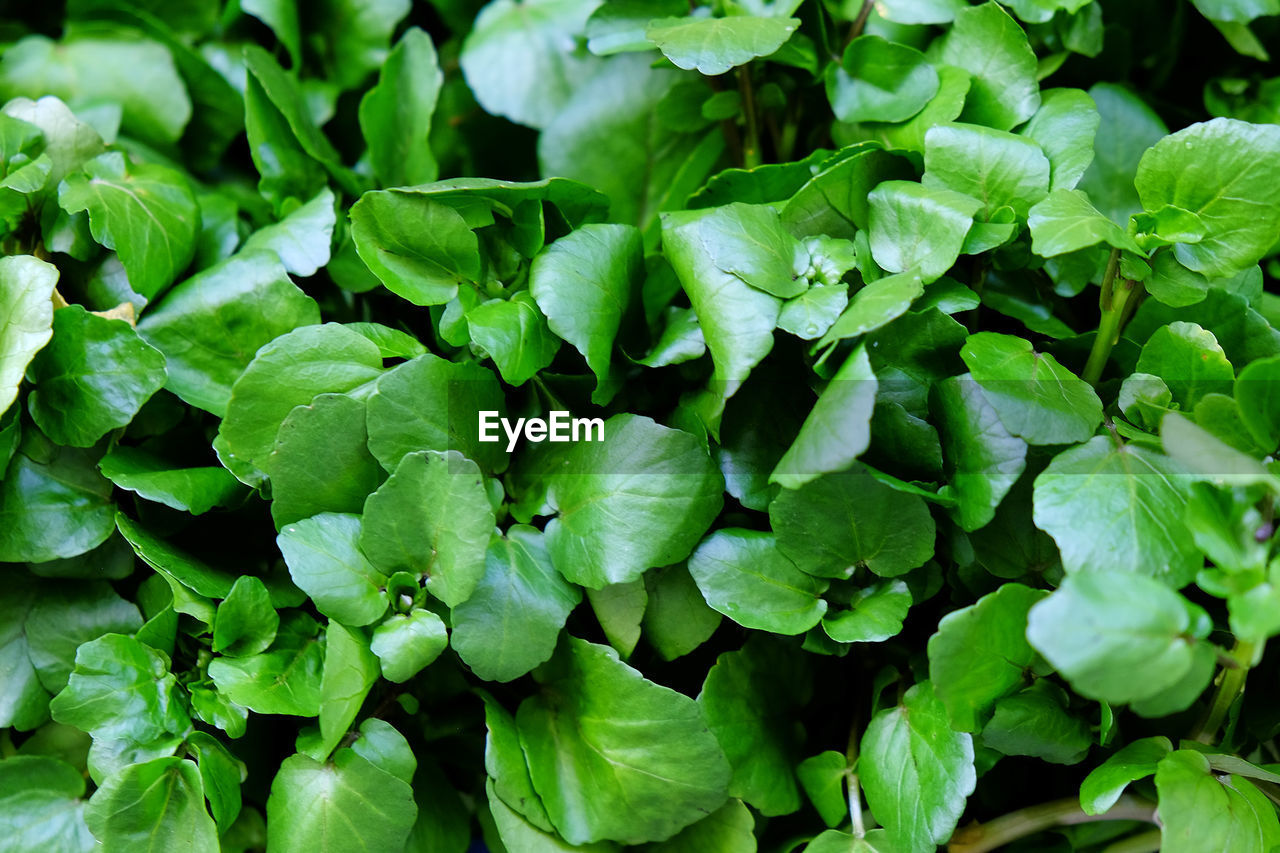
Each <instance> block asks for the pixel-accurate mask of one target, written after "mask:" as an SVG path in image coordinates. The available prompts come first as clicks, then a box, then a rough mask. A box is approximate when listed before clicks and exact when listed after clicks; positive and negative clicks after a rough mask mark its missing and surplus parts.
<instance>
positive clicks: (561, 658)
mask: <svg viewBox="0 0 1280 853" xmlns="http://www.w3.org/2000/svg"><path fill="white" fill-rule="evenodd" d="M538 680H539V683H540V684H541V685H542V690H541V691H540V692H539V693H537V694H536V695H534V696H531V697H530V698H528V699H526V700H524V702H522V703H521V705H520V710H519V712H518V713H517V715H516V724H517V726H518V728H519V733H520V743H521V746H522V747H523V748H524V753H525V758H526V760H527V761H528V766H529V775H530V777H531V779H532V780H533V787H534V789H535V790H536V791H537V793H538V796H539V797H541V798H542V802H543V804H544V805H545V806H546V810H547V814H548V816H549V817H550V818H551V823H552V824H553V825H554V826H555V828H556V831H557V832H559V834H560V835H561V836H562V837H563V838H564V839H565V840H566V841H569V842H570V843H571V844H583V843H588V842H593V841H600V840H603V839H612V840H615V841H622V842H624V843H628V844H639V843H643V842H645V841H661V840H664V839H666V838H669V837H671V836H672V835H674V834H675V833H676V832H678V831H680V830H681V829H683V828H684V827H686V826H688V825H689V824H691V823H694V822H695V821H697V820H698V819H700V818H702V817H703V816H705V815H707V814H709V813H710V812H712V811H714V810H715V809H718V808H719V807H720V806H721V805H723V804H724V802H725V799H726V798H727V796H728V795H727V791H726V789H727V786H728V784H729V775H730V771H729V763H728V762H727V761H726V760H725V756H724V752H723V751H722V750H721V748H720V745H719V743H717V741H716V739H715V736H714V735H712V734H711V732H710V731H708V729H707V727H706V723H705V722H704V720H703V717H702V714H701V712H700V710H699V708H698V706H697V704H696V703H695V702H694V701H693V700H692V699H690V698H689V697H687V696H684V695H682V694H680V693H677V692H676V691H674V690H671V689H669V688H667V687H661V686H659V685H657V684H654V683H653V682H651V681H647V680H646V679H645V678H644V677H643V676H641V675H640V673H639V672H637V671H636V670H634V669H632V668H631V667H629V666H627V665H626V664H624V663H622V662H621V661H620V660H618V656H617V653H616V652H615V651H613V649H610V648H607V647H604V646H597V645H593V644H591V643H587V642H584V641H583V640H579V639H576V638H573V637H568V638H566V640H565V641H564V643H563V644H562V645H561V647H560V650H559V652H558V653H557V654H556V656H555V657H553V658H552V660H551V662H550V663H549V664H548V665H547V666H546V667H545V668H543V669H541V670H539V674H538Z"/></svg>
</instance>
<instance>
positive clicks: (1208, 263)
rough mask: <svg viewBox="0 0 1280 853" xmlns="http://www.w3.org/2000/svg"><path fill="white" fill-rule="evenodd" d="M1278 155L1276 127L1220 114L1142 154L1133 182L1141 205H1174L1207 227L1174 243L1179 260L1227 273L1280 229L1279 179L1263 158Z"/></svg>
mask: <svg viewBox="0 0 1280 853" xmlns="http://www.w3.org/2000/svg"><path fill="white" fill-rule="evenodd" d="M1277 153H1280V130H1277V129H1275V128H1273V127H1271V126H1269V125H1255V124H1249V123H1247V122H1242V121H1236V120H1234V119H1226V118H1218V119H1214V120H1213V121H1209V122H1202V123H1200V124H1195V125H1192V126H1191V127H1188V128H1185V129H1183V130H1180V131H1178V132H1177V133H1175V134H1173V135H1172V136H1168V137H1165V138H1164V139H1162V140H1161V141H1159V142H1157V143H1156V144H1155V145H1154V146H1152V148H1151V149H1150V150H1149V151H1148V152H1147V153H1146V154H1144V155H1143V156H1142V160H1141V162H1140V163H1139V164H1138V173H1137V177H1136V179H1135V185H1136V186H1137V189H1138V195H1139V197H1140V198H1141V200H1142V205H1143V207H1144V208H1146V209H1147V210H1149V211H1155V210H1159V209H1160V208H1162V207H1164V206H1165V205H1175V206H1177V207H1180V208H1182V209H1183V210H1186V211H1189V212H1191V213H1193V214H1195V215H1197V216H1198V217H1199V218H1200V221H1201V222H1202V223H1203V225H1204V227H1205V230H1206V232H1207V233H1206V234H1205V236H1204V238H1203V239H1201V240H1199V241H1198V242H1196V243H1194V244H1192V243H1178V244H1177V245H1176V246H1174V249H1173V251H1174V254H1175V255H1176V256H1177V258H1178V260H1179V261H1181V262H1182V264H1183V266H1185V267H1187V268H1188V269H1191V270H1194V271H1196V272H1199V273H1203V274H1205V275H1207V276H1218V277H1225V276H1231V275H1234V274H1236V273H1238V272H1241V271H1243V270H1245V269H1247V268H1248V267H1251V266H1253V265H1254V264H1256V263H1257V262H1258V260H1259V259H1260V258H1262V256H1263V255H1265V254H1266V253H1267V252H1268V250H1269V249H1270V248H1271V245H1272V243H1273V242H1274V239H1273V238H1274V233H1275V231H1276V229H1277V228H1280V201H1277V195H1278V194H1280V177H1278V176H1277V175H1275V174H1274V173H1273V172H1272V171H1271V170H1270V169H1269V168H1267V167H1266V165H1265V164H1266V163H1267V162H1269V160H1270V159H1271V158H1273V157H1275V156H1276V155H1277Z"/></svg>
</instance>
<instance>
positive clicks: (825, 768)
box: [796, 750, 849, 826]
mask: <svg viewBox="0 0 1280 853" xmlns="http://www.w3.org/2000/svg"><path fill="white" fill-rule="evenodd" d="M848 769H849V762H848V760H847V759H846V758H845V756H844V753H841V752H836V751H835V750H827V751H826V752H820V753H818V754H817V755H813V756H810V757H809V758H806V759H805V760H804V761H801V762H800V763H799V764H798V765H796V776H797V777H798V778H799V779H800V784H801V786H803V787H804V792H805V794H807V795H808V797H809V802H811V803H813V807H814V808H815V809H817V810H818V814H820V815H821V816H822V820H823V821H824V822H825V823H826V824H827V826H839V825H840V824H841V823H843V822H844V819H845V816H846V815H847V814H848V813H849V804H848V801H847V800H846V799H845V794H844V782H845V771H847V770H848Z"/></svg>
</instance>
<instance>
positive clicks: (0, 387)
mask: <svg viewBox="0 0 1280 853" xmlns="http://www.w3.org/2000/svg"><path fill="white" fill-rule="evenodd" d="M57 284H58V269H57V267H55V266H53V265H52V264H49V263H45V262H44V261H42V260H39V259H38V258H35V257H32V256H31V255H10V256H8V257H5V258H0V306H4V307H3V308H0V311H3V314H0V414H3V413H4V411H5V410H6V409H8V408H9V406H10V405H11V404H12V403H13V401H14V400H15V399H16V398H17V396H18V386H19V385H21V384H22V376H23V374H24V373H25V372H26V370H27V365H28V364H30V363H31V359H33V358H35V355H36V353H38V352H39V351H40V350H41V349H42V348H43V347H44V345H45V344H47V343H48V342H49V338H50V337H51V336H52V335H53V331H52V330H53V314H54V311H53V301H52V297H53V290H54V288H55V287H56V286H57ZM2 472H3V467H2V466H0V473H2Z"/></svg>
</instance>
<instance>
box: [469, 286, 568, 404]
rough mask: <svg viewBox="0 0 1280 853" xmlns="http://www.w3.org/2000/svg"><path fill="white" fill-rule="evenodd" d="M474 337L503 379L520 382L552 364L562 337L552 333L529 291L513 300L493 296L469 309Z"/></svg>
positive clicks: (523, 291)
mask: <svg viewBox="0 0 1280 853" xmlns="http://www.w3.org/2000/svg"><path fill="white" fill-rule="evenodd" d="M467 328H468V329H469V330H470V332H471V339H472V341H474V342H475V344H476V345H477V346H479V347H480V349H481V350H482V351H483V352H484V353H486V354H487V355H488V356H489V357H490V358H492V359H493V363H494V364H495V365H497V367H498V372H499V373H501V374H502V378H503V379H504V380H506V381H507V382H508V383H509V384H511V385H521V384H523V383H524V382H526V381H528V380H529V379H531V378H533V376H534V374H536V373H537V372H538V371H540V370H542V369H543V368H545V367H547V366H548V365H550V364H551V361H552V359H554V358H555V357H556V352H557V351H558V350H559V349H560V339H559V338H557V337H556V336H555V335H553V334H551V330H550V328H549V327H548V325H547V320H546V318H545V317H544V316H543V314H542V312H540V311H539V310H538V306H537V304H536V303H535V302H534V300H533V296H532V295H530V293H529V291H527V290H522V291H520V292H519V293H517V294H516V295H515V296H513V297H511V298H510V299H507V300H503V299H490V300H489V301H488V302H482V303H480V304H479V305H477V306H476V307H475V308H472V309H471V310H470V311H468V312H467Z"/></svg>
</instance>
